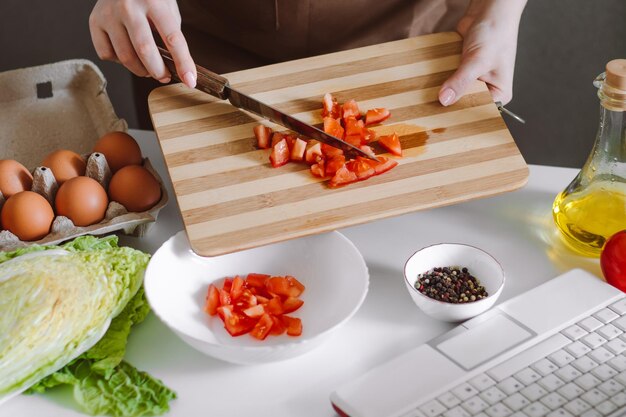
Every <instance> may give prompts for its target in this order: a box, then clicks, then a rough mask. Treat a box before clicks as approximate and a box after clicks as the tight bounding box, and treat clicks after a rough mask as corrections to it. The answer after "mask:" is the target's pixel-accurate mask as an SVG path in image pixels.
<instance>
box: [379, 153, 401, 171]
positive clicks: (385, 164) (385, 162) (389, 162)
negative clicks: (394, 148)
mask: <svg viewBox="0 0 626 417" xmlns="http://www.w3.org/2000/svg"><path fill="white" fill-rule="evenodd" d="M378 161H379V162H378V163H377V164H376V165H375V166H374V170H376V175H380V174H382V173H383V172H387V171H389V170H390V169H391V168H394V167H395V166H396V165H398V161H396V160H394V159H388V158H385V157H384V156H379V157H378Z"/></svg>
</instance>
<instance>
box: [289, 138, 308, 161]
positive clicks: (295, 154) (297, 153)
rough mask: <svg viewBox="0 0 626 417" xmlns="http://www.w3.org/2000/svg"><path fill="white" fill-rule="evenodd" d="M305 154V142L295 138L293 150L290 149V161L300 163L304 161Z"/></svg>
mask: <svg viewBox="0 0 626 417" xmlns="http://www.w3.org/2000/svg"><path fill="white" fill-rule="evenodd" d="M305 152H306V142H305V141H303V140H302V139H300V138H296V140H295V142H294V144H293V148H292V149H291V156H290V158H291V160H292V161H302V160H303V159H304V153H305Z"/></svg>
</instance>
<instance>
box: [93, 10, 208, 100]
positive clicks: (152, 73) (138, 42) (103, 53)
mask: <svg viewBox="0 0 626 417" xmlns="http://www.w3.org/2000/svg"><path fill="white" fill-rule="evenodd" d="M180 24H181V19H180V12H179V10H178V5H177V4H176V0H98V2H97V3H96V5H95V7H94V8H93V11H92V12H91V15H90V16H89V29H90V31H91V40H92V42H93V45H94V47H95V48H96V52H97V53H98V56H99V57H100V58H101V59H104V60H107V61H116V62H119V63H121V64H123V65H124V66H125V67H126V68H128V69H129V70H130V71H131V72H132V73H133V74H135V75H137V76H139V77H152V78H154V79H157V80H159V81H160V82H162V83H168V82H169V81H170V80H171V74H170V72H169V71H168V69H167V68H166V67H165V64H164V63H163V58H161V55H160V54H159V51H158V49H157V45H156V42H155V40H154V36H153V35H152V28H154V29H156V30H157V31H158V33H159V35H160V36H161V39H162V40H163V42H164V43H165V47H166V48H167V49H168V50H169V51H170V53H171V54H172V57H173V58H174V62H175V63H176V72H177V73H178V74H180V75H181V76H180V78H181V79H182V80H183V82H184V83H185V84H187V85H188V86H189V87H191V88H193V87H195V85H196V79H197V74H196V66H195V65H194V62H193V59H192V58H191V55H190V54H189V48H188V47H187V41H186V40H185V37H184V36H183V33H182V32H181V30H180Z"/></svg>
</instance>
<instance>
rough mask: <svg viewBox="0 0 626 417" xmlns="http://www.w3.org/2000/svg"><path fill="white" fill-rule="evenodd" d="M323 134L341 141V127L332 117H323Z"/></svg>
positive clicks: (342, 131)
mask: <svg viewBox="0 0 626 417" xmlns="http://www.w3.org/2000/svg"><path fill="white" fill-rule="evenodd" d="M324 132H326V133H328V134H329V135H331V136H334V137H336V138H339V139H343V133H344V130H343V127H341V123H339V121H338V120H337V119H333V118H332V117H324Z"/></svg>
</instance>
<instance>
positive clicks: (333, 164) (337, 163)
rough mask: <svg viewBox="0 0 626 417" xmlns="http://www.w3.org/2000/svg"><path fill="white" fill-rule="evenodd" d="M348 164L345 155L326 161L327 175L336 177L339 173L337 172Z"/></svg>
mask: <svg viewBox="0 0 626 417" xmlns="http://www.w3.org/2000/svg"><path fill="white" fill-rule="evenodd" d="M345 163H346V157H345V156H343V155H335V156H333V157H331V158H329V159H328V160H327V161H326V164H325V165H326V166H325V168H326V169H325V173H326V176H328V177H332V176H333V175H335V173H336V172H337V170H338V169H339V168H341V167H342V166H344V165H345Z"/></svg>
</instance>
